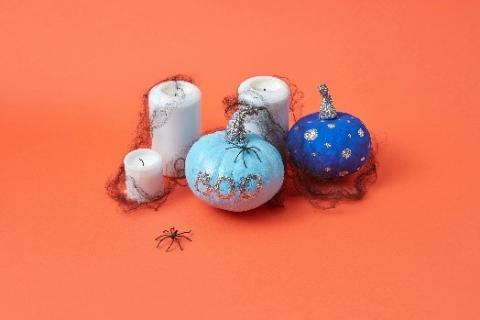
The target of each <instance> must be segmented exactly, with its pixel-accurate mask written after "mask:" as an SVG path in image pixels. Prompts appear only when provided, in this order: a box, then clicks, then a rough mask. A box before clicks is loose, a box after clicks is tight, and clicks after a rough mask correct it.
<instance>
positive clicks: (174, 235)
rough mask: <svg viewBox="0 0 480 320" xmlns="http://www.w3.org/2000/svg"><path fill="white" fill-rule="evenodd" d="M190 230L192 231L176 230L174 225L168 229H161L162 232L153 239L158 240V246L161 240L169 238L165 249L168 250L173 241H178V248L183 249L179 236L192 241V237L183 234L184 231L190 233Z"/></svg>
mask: <svg viewBox="0 0 480 320" xmlns="http://www.w3.org/2000/svg"><path fill="white" fill-rule="evenodd" d="M190 232H192V230H188V231H183V232H178V230H177V229H175V227H171V228H170V230H163V234H162V235H161V236H158V237H156V238H155V241H158V243H157V248H158V247H159V246H160V243H162V241H163V240H165V239H171V241H170V244H169V245H168V247H167V250H165V251H168V250H170V248H171V247H172V245H173V243H174V242H176V243H178V246H179V247H180V250H183V247H182V244H181V243H180V238H184V239H187V240H188V241H192V239H190V238H189V237H187V236H185V234H186V233H190Z"/></svg>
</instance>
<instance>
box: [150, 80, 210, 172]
mask: <svg viewBox="0 0 480 320" xmlns="http://www.w3.org/2000/svg"><path fill="white" fill-rule="evenodd" d="M201 98H202V94H201V92H200V90H199V89H198V87H197V86H195V85H194V84H192V83H190V82H187V81H180V80H178V81H174V80H171V81H165V82H161V83H159V84H157V85H156V86H154V87H153V88H152V89H150V91H149V93H148V107H149V112H150V129H151V131H152V132H151V133H152V149H154V150H156V151H158V152H159V153H160V154H161V156H162V159H163V173H164V175H166V176H169V177H179V176H182V175H183V174H184V166H185V158H186V156H187V153H188V150H189V149H190V147H191V146H192V144H193V143H194V142H195V141H196V140H197V139H198V138H199V137H200V132H201V127H200V126H201V124H200V121H201V118H200V106H201Z"/></svg>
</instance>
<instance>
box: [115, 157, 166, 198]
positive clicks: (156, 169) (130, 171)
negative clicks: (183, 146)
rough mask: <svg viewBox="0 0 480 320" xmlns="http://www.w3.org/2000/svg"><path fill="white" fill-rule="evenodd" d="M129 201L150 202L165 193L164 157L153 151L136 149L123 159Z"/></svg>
mask: <svg viewBox="0 0 480 320" xmlns="http://www.w3.org/2000/svg"><path fill="white" fill-rule="evenodd" d="M123 164H124V167H125V179H126V181H125V183H126V186H127V199H129V200H133V201H137V202H148V201H152V200H155V199H157V198H158V197H160V196H161V195H162V194H163V192H164V187H163V168H162V157H161V156H160V154H159V153H158V152H156V151H155V150H151V149H136V150H133V151H131V152H129V153H128V154H127V155H126V156H125V158H124V159H123Z"/></svg>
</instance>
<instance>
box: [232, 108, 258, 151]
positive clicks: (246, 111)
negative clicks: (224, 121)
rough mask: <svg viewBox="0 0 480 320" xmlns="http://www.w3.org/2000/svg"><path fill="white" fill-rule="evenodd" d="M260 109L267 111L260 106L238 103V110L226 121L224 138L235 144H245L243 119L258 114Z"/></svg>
mask: <svg viewBox="0 0 480 320" xmlns="http://www.w3.org/2000/svg"><path fill="white" fill-rule="evenodd" d="M261 111H267V109H266V108H265V107H260V106H253V105H247V104H240V105H239V107H238V110H237V111H236V112H235V113H234V114H233V116H232V117H231V118H230V120H229V121H228V125H227V129H226V130H225V140H227V141H228V142H230V143H232V144H236V145H242V146H243V145H246V144H247V143H248V141H247V130H246V129H245V121H246V119H247V117H250V116H253V115H258V114H259V113H260V112H261Z"/></svg>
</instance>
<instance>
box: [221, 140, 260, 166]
mask: <svg viewBox="0 0 480 320" xmlns="http://www.w3.org/2000/svg"><path fill="white" fill-rule="evenodd" d="M229 143H230V144H232V145H233V146H231V147H228V148H227V150H230V149H240V151H239V152H238V154H237V156H236V157H235V160H233V162H235V163H237V160H238V157H240V155H242V161H243V165H244V166H245V168H247V163H246V161H245V153H247V154H249V153H250V152H253V154H254V155H255V156H257V159H258V161H260V162H262V159H260V156H259V155H258V152H260V149H259V148H257V147H255V146H251V147H249V146H248V145H247V144H237V143H235V142H229Z"/></svg>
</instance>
